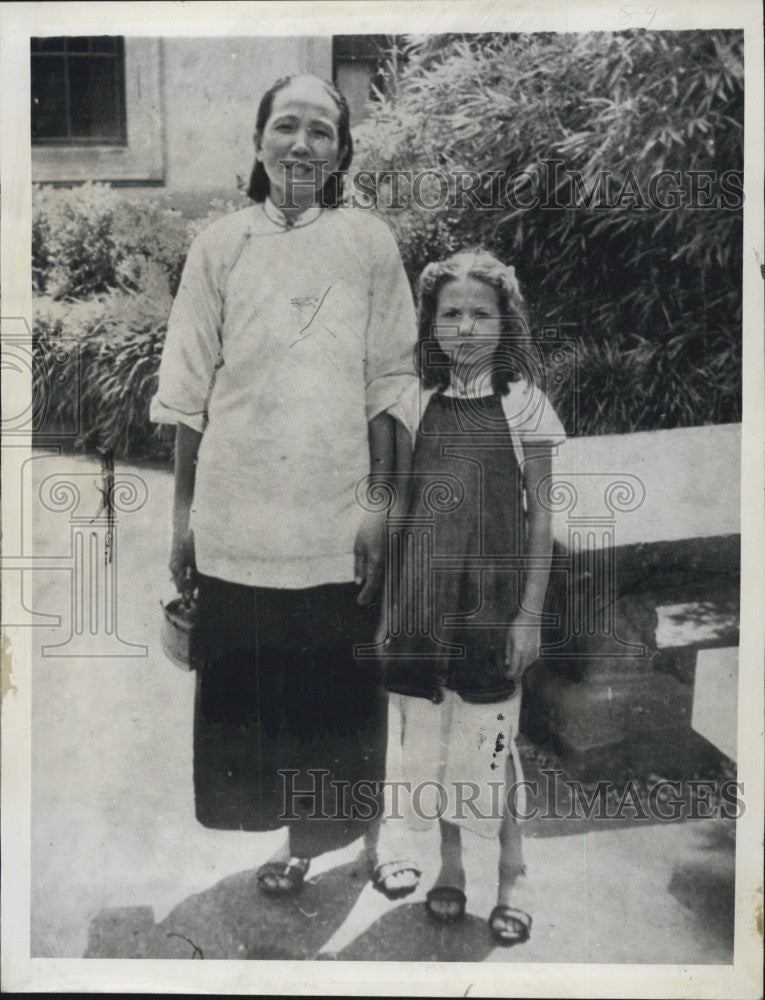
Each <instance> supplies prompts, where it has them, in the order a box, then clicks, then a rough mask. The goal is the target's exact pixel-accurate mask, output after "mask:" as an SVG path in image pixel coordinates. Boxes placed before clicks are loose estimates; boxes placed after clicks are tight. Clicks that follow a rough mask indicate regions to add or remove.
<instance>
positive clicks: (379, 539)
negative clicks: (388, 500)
mask: <svg viewBox="0 0 765 1000" xmlns="http://www.w3.org/2000/svg"><path fill="white" fill-rule="evenodd" d="M386 531H387V528H386V512H385V511H383V512H382V513H379V514H369V513H368V514H365V516H364V520H363V521H362V522H361V525H360V527H359V530H358V532H357V534H356V543H355V545H354V547H353V554H354V559H355V564H354V570H353V575H354V579H355V581H356V583H357V584H361V585H362V587H361V590H360V592H359V596H358V597H357V598H356V600H357V601H358V602H359V604H369V602H370V601H371V600H372V599H373V597H374V596H375V594H376V593H377V591H378V590H379V588H380V584H381V581H382V575H383V566H384V559H383V556H384V553H385V542H386Z"/></svg>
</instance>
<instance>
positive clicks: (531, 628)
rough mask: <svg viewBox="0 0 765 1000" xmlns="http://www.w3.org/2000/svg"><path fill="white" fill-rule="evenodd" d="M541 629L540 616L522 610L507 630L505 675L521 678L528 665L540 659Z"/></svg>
mask: <svg viewBox="0 0 765 1000" xmlns="http://www.w3.org/2000/svg"><path fill="white" fill-rule="evenodd" d="M540 643H541V630H540V626H539V618H538V616H536V615H530V614H528V613H526V612H521V613H520V614H519V615H518V616H517V617H516V618H515V620H514V621H513V624H512V625H511V626H510V628H509V629H508V630H507V639H506V641H505V675H506V676H507V677H510V678H516V679H517V678H520V677H522V676H523V673H524V671H525V670H526V668H527V667H530V666H531V664H532V663H534V661H535V660H538V659H539V647H540Z"/></svg>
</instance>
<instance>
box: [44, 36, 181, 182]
mask: <svg viewBox="0 0 765 1000" xmlns="http://www.w3.org/2000/svg"><path fill="white" fill-rule="evenodd" d="M31 64H32V65H31V70H32V74H31V75H32V92H31V100H32V115H31V118H32V180H33V181H34V182H35V183H43V184H47V183H54V184H61V183H64V184H70V183H78V182H81V181H104V182H106V183H109V184H162V183H163V182H164V179H165V148H164V100H163V94H162V85H161V72H162V42H161V40H160V39H159V38H130V37H125V38H118V37H109V36H106V37H95V36H81V37H73V36H70V37H67V38H33V39H32V48H31Z"/></svg>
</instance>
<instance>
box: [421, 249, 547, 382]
mask: <svg viewBox="0 0 765 1000" xmlns="http://www.w3.org/2000/svg"><path fill="white" fill-rule="evenodd" d="M458 278H475V280H476V281H481V282H483V283H484V284H485V285H488V286H489V287H490V288H493V289H494V291H495V292H496V294H497V303H498V306H499V310H500V312H499V315H500V319H501V337H500V341H499V344H498V345H497V349H496V351H495V352H494V356H493V359H492V372H491V381H492V388H493V389H494V391H495V392H497V393H500V394H502V395H505V394H506V393H507V392H508V390H509V387H510V383H511V382H517V381H518V380H519V379H520V378H521V377H522V375H521V371H520V366H519V364H518V351H517V349H516V350H513V348H512V346H511V344H512V341H513V340H516V341H517V339H518V338H519V337H524V338H528V337H529V336H530V334H529V323H528V316H527V312H526V306H525V303H524V301H523V297H522V296H521V290H520V288H519V286H518V280H517V278H516V277H515V269H514V268H513V267H509V266H506V265H505V264H502V263H501V262H500V261H498V260H497V258H496V257H494V256H493V255H492V254H490V253H489V252H488V251H487V250H483V249H481V248H479V247H475V248H468V249H465V250H460V251H459V252H458V253H455V254H453V255H452V256H451V257H448V258H447V259H446V260H442V261H436V262H434V263H432V264H428V266H427V267H426V268H425V269H424V270H423V272H422V274H421V275H420V280H419V283H418V290H419V294H418V303H419V307H418V328H419V330H418V339H419V343H418V370H419V374H420V378H421V379H422V382H423V385H424V386H425V387H426V388H434V387H437V388H439V389H445V388H446V387H447V386H448V385H449V382H450V380H451V360H450V358H449V356H448V355H447V354H446V353H445V352H444V351H443V350H442V348H441V346H440V345H439V343H438V340H437V338H436V337H435V335H434V329H433V328H434V321H435V316H436V310H437V308H438V296H439V293H440V291H441V289H442V288H443V287H444V285H446V284H448V282H450V281H455V280H456V279H458Z"/></svg>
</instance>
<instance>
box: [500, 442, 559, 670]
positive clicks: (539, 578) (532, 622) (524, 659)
mask: <svg viewBox="0 0 765 1000" xmlns="http://www.w3.org/2000/svg"><path fill="white" fill-rule="evenodd" d="M551 471H552V448H551V446H550V445H549V444H547V443H539V444H530V443H526V444H525V445H524V463H523V477H524V492H525V496H526V528H527V530H526V544H525V549H524V552H525V555H526V556H527V558H529V559H531V560H533V568H532V569H527V570H525V571H524V573H523V574H522V578H523V583H522V587H521V600H520V611H519V613H518V615H517V616H516V618H515V620H514V621H513V624H512V625H511V627H510V628H509V629H508V634H507V644H506V647H505V665H506V668H507V675H508V677H519V676H520V675H521V674H522V673H523V671H524V670H525V669H526V668H527V667H529V666H530V665H531V664H532V663H533V662H534V661H535V660H536V659H538V658H539V647H540V642H541V615H542V610H543V607H544V600H545V594H546V592H547V583H548V580H549V578H550V564H551V561H552V514H551V513H550V511H549V510H546V509H545V508H544V507H542V505H541V504H540V502H539V499H538V497H537V487H538V486H539V484H540V482H541V481H542V479H543V478H544V477H545V476H549V475H550V473H551Z"/></svg>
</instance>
